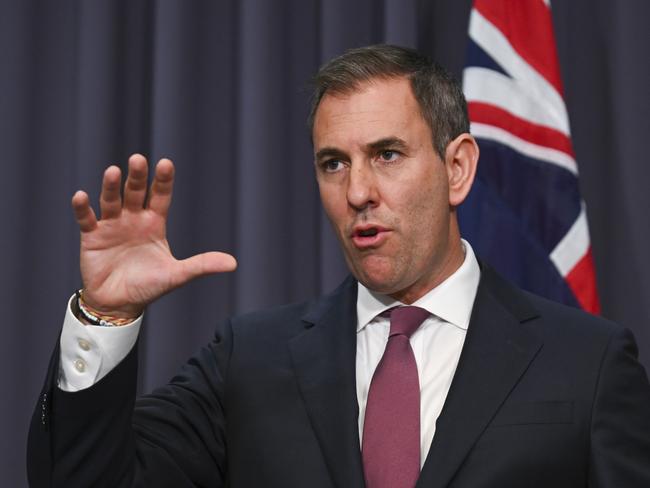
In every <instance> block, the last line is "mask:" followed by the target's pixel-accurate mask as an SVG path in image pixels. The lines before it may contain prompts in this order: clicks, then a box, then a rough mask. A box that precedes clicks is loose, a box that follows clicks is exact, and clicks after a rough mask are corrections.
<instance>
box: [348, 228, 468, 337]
mask: <svg viewBox="0 0 650 488" xmlns="http://www.w3.org/2000/svg"><path fill="white" fill-rule="evenodd" d="M461 242H462V245H463V248H464V251H465V259H464V260H463V264H461V265H460V267H459V268H458V269H457V270H456V271H455V272H454V273H453V274H452V275H451V276H449V277H448V278H447V279H446V280H445V281H443V282H442V283H440V284H439V285H438V286H436V287H435V288H433V289H432V290H430V291H428V292H427V293H426V294H425V295H424V296H422V297H420V298H419V299H418V300H417V301H415V303H413V305H415V306H418V307H422V308H424V309H425V310H428V311H429V312H431V314H433V315H435V316H437V317H439V318H441V319H442V320H444V321H445V322H449V323H450V324H453V325H455V326H457V327H460V328H461V329H465V330H467V327H468V326H469V319H470V316H471V314H472V307H473V306H474V298H476V290H477V289H478V283H479V280H480V277H481V270H480V268H479V266H478V261H477V260H476V256H475V255H474V250H473V249H472V246H470V245H469V242H467V241H466V240H464V239H461ZM400 305H404V304H403V303H401V302H399V301H397V300H395V299H393V298H391V297H389V296H388V295H382V294H381V293H377V292H374V291H371V290H369V289H368V288H366V287H365V286H363V285H362V284H361V283H359V288H358V293H357V332H359V331H361V330H362V329H363V328H364V327H365V326H366V325H368V324H369V323H370V322H372V320H373V319H374V318H375V317H376V316H377V315H379V314H380V313H382V312H384V311H386V310H388V309H389V308H393V307H397V306H400Z"/></svg>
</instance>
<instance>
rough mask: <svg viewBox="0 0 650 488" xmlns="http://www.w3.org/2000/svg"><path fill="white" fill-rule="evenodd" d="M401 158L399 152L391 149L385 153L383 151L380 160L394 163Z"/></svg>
mask: <svg viewBox="0 0 650 488" xmlns="http://www.w3.org/2000/svg"><path fill="white" fill-rule="evenodd" d="M399 156H400V153H399V152H397V151H393V150H391V149H386V150H385V151H381V152H380V153H379V159H381V160H382V161H384V162H387V163H392V162H393V161H396V160H397V159H398V158H399Z"/></svg>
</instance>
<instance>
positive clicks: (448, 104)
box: [308, 44, 469, 161]
mask: <svg viewBox="0 0 650 488" xmlns="http://www.w3.org/2000/svg"><path fill="white" fill-rule="evenodd" d="M399 77H405V78H408V79H409V80H410V81H411V88H412V89H413V95H414V96H415V99H416V100H417V102H418V105H419V107H420V112H421V114H422V118H423V119H424V120H425V121H426V123H427V124H428V125H429V128H430V129H431V136H432V143H433V148H434V149H435V151H436V152H437V153H438V155H439V156H440V157H441V158H442V159H443V161H444V158H445V149H446V148H447V144H449V143H450V142H451V141H452V140H454V139H455V138H456V137H458V136H459V135H460V134H462V133H464V132H469V117H468V116H467V102H466V101H465V96H464V95H463V91H462V89H461V87H460V85H459V84H458V82H457V81H456V80H455V79H454V78H453V76H451V74H449V72H447V70H445V69H444V68H443V67H442V66H440V65H439V64H437V63H435V62H434V61H431V60H430V59H429V58H427V57H426V56H423V55H422V54H420V53H418V52H417V51H415V50H413V49H408V48H404V47H399V46H391V45H388V44H378V45H375V46H367V47H361V48H357V49H350V50H349V51H346V52H345V53H344V54H342V55H340V56H338V57H336V58H334V59H332V60H330V61H328V62H327V63H325V64H324V65H323V66H322V67H321V68H320V70H319V71H318V73H317V74H316V76H315V77H314V78H313V80H312V85H313V87H314V92H313V95H312V103H311V110H310V112H309V119H308V125H309V129H310V130H311V131H313V129H314V118H315V116H316V111H317V110H318V106H319V104H320V102H321V100H322V98H323V96H325V94H326V93H339V94H347V93H350V92H353V91H354V90H356V89H357V88H358V87H359V85H360V84H362V83H364V82H367V81H371V80H373V79H390V78H399Z"/></svg>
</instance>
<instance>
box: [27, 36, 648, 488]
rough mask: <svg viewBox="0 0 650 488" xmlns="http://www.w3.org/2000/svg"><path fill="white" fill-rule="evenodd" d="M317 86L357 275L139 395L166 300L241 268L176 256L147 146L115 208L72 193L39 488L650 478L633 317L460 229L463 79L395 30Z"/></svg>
mask: <svg viewBox="0 0 650 488" xmlns="http://www.w3.org/2000/svg"><path fill="white" fill-rule="evenodd" d="M315 82H316V93H315V97H314V105H313V108H312V113H311V115H310V124H311V126H312V139H313V145H314V154H315V167H316V177H317V181H318V185H319V189H320V194H321V199H322V202H323V206H324V208H325V210H326V212H327V215H328V217H329V218H330V220H331V222H332V225H333V228H334V230H335V232H336V234H337V236H338V239H339V241H340V242H341V246H342V248H343V251H344V254H345V258H346V261H347V264H348V266H349V268H350V271H351V273H352V275H353V276H352V277H350V278H348V279H347V280H346V281H345V282H344V283H343V284H342V285H341V286H340V287H339V288H338V289H337V290H335V291H334V292H333V293H332V294H330V295H327V296H325V297H321V298H319V299H317V300H315V301H313V302H310V303H304V304H299V305H291V306H285V307H280V308H277V309H274V310H270V311H265V312H258V313H254V314H250V315H247V316H243V317H235V318H232V319H230V320H228V321H226V322H225V323H224V324H221V325H220V326H219V327H218V329H217V334H216V337H215V339H214V340H213V341H212V342H211V343H210V344H208V345H207V346H206V347H205V348H204V349H202V350H201V351H200V352H199V353H198V354H197V356H195V357H194V358H193V359H191V360H190V361H188V363H187V364H186V365H185V367H184V368H183V369H182V370H181V371H180V373H179V374H178V375H177V376H176V377H174V378H173V379H172V380H171V381H170V383H169V384H168V385H166V386H164V387H162V388H159V389H157V390H155V391H154V392H153V393H151V394H149V395H146V396H144V397H142V398H140V399H138V400H135V394H134V391H135V384H136V364H137V357H136V348H134V347H133V345H134V343H135V340H136V336H137V330H138V328H139V323H140V318H139V317H141V314H142V312H143V310H144V308H145V306H146V305H147V304H148V303H150V302H151V301H153V300H155V299H156V298H157V297H159V296H160V295H162V294H164V293H166V292H168V291H170V290H172V289H173V288H175V287H177V286H180V285H182V284H183V283H185V282H187V281H188V280H190V279H192V278H194V277H196V276H199V275H202V274H205V273H213V272H222V271H231V270H233V269H234V268H235V266H236V264H235V261H234V258H232V257H231V256H228V255H224V254H221V253H206V254H203V255H198V256H194V257H192V258H190V259H187V260H183V261H177V260H175V259H174V258H173V257H172V255H171V253H170V250H169V246H168V245H167V242H166V240H165V233H164V227H165V217H166V214H167V210H168V208H169V205H170V201H171V190H172V183H173V178H174V173H173V171H174V170H173V165H172V163H171V162H170V161H169V160H161V161H160V162H159V163H158V165H157V166H156V170H155V176H154V181H153V183H152V186H151V189H150V191H149V195H148V197H147V196H146V180H147V165H146V161H145V160H144V158H143V157H142V156H139V155H134V156H132V157H131V158H130V160H129V174H128V177H127V180H126V183H125V187H124V194H123V197H122V196H121V195H120V174H119V169H117V168H115V167H111V168H108V169H107V170H106V173H105V175H104V180H103V185H102V195H101V198H100V207H101V220H97V218H96V217H95V215H94V213H93V211H92V209H91V208H90V206H89V203H88V196H87V195H86V194H85V193H83V192H78V193H77V194H75V196H74V197H73V202H72V204H73V208H74V211H75V215H76V218H77V221H78V223H79V226H80V229H81V272H82V278H83V286H84V288H83V291H82V293H81V294H80V296H77V297H73V299H72V300H71V302H70V306H69V307H68V308H69V310H68V313H67V316H66V320H65V323H64V328H63V332H62V335H61V341H60V344H61V346H60V350H57V351H56V352H55V354H54V356H53V359H52V364H51V367H50V371H49V373H48V377H47V380H46V384H45V387H44V389H43V392H42V395H41V400H40V402H39V404H38V405H37V407H36V411H35V415H34V419H33V422H32V426H31V430H30V440H29V476H30V483H31V484H32V485H33V486H50V485H52V486H111V487H115V486H156V487H160V486H173V487H180V486H232V487H258V486H265V487H266V486H282V487H333V486H338V487H355V486H364V484H365V486H368V488H375V487H389V486H390V487H407V486H408V487H413V486H415V485H416V483H417V486H418V487H430V486H431V487H443V486H452V487H472V488H474V487H500V488H501V487H519V486H530V487H551V486H552V487H582V486H593V487H604V486H611V487H642V486H650V386H649V385H648V379H647V376H646V374H645V372H644V370H643V368H642V367H641V366H640V364H639V363H638V362H637V360H636V349H635V345H634V342H633V339H632V338H631V336H630V334H629V332H627V331H625V330H622V329H621V328H620V327H618V326H616V325H614V324H611V323H609V322H606V321H604V320H601V319H598V318H595V317H591V316H588V315H586V314H584V313H582V312H580V311H577V310H573V309H568V308H566V307H563V306H561V305H557V304H554V303H551V302H548V301H546V300H543V299H541V298H539V297H535V296H533V295H530V294H527V293H525V292H523V291H521V290H518V289H516V288H514V287H513V286H512V285H510V284H508V283H506V282H505V281H503V280H502V279H501V278H499V277H498V276H497V275H496V274H495V273H494V272H493V271H491V270H490V268H489V267H488V266H487V265H479V263H478V261H477V260H476V258H475V257H474V253H473V251H472V248H471V246H470V245H469V243H467V242H465V241H462V240H461V238H460V233H459V229H458V224H457V220H456V207H457V206H458V205H460V204H461V203H462V201H463V199H464V198H465V197H466V195H467V193H468V192H469V190H470V187H471V184H472V181H473V177H474V173H475V169H476V164H477V160H478V148H477V146H476V143H475V141H474V139H473V138H472V137H471V135H469V133H468V122H467V114H466V108H465V102H464V99H463V96H462V93H461V92H460V89H459V88H458V86H457V85H456V84H455V83H454V82H453V81H452V80H451V79H450V77H449V76H447V75H446V74H445V73H444V72H443V71H442V70H441V69H440V68H439V67H437V66H436V65H432V64H431V63H429V62H428V61H427V60H426V59H424V58H423V57H421V56H420V55H418V54H417V53H415V52H413V51H410V50H407V49H402V48H397V47H392V46H373V47H368V48H362V49H357V50H352V51H349V52H348V53H346V54H344V55H342V56H341V57H339V58H336V59H334V60H332V61H330V62H329V63H328V64H326V65H325V66H324V67H323V68H321V70H320V71H319V74H318V75H317V77H316V80H315ZM145 201H146V206H145V208H143V203H144V202H145ZM415 316H417V318H416V319H414V318H413V317H415ZM102 321H104V323H103V325H107V326H96V325H93V324H100V323H101V322H102ZM406 322H408V327H407V326H404V325H403V324H405V323H406ZM152 327H154V328H155V324H152ZM407 329H408V330H407ZM98 351H99V352H98ZM57 385H58V386H57Z"/></svg>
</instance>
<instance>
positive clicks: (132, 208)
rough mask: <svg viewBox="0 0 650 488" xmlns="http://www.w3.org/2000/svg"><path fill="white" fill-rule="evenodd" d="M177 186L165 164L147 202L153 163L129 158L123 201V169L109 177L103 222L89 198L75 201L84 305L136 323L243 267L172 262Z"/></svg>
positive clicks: (216, 257) (214, 257)
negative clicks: (207, 279) (154, 305)
mask: <svg viewBox="0 0 650 488" xmlns="http://www.w3.org/2000/svg"><path fill="white" fill-rule="evenodd" d="M173 184H174V165H173V163H172V162H171V161H170V160H169V159H161V160H160V161H159V162H158V164H157V165H156V169H155V175H154V178H153V182H152V184H151V188H150V190H149V195H148V198H147V160H146V159H145V158H144V156H142V155H140V154H134V155H132V156H131V157H130V158H129V174H128V176H127V179H126V183H125V184H124V196H123V197H122V196H121V194H120V193H121V192H120V187H121V171H120V169H119V168H118V167H117V166H111V167H109V168H108V169H106V171H105V172H104V179H103V181H102V192H101V196H100V204H99V205H100V210H101V220H97V217H96V216H95V212H94V211H93V209H92V207H91V206H90V203H89V199H88V195H87V194H86V193H85V192H83V191H78V192H77V193H75V195H74V196H73V197H72V208H73V210H74V214H75V217H76V220H77V223H78V224H79V228H80V230H81V251H80V264H81V277H82V280H83V286H84V301H85V302H86V303H87V304H88V305H90V306H91V307H92V308H94V309H95V310H97V311H100V312H103V313H105V314H106V315H112V316H115V317H123V318H134V317H137V316H138V315H139V314H140V313H141V312H142V310H143V309H144V307H145V306H146V305H147V304H149V303H151V302H152V301H154V300H156V299H157V298H158V297H160V296H162V295H164V294H165V293H167V292H169V291H171V290H173V289H174V288H177V287H179V286H182V285H183V284H185V283H187V282H188V281H190V280H192V279H194V278H197V277H199V276H202V275H206V274H210V273H220V272H226V271H233V270H234V269H235V268H236V267H237V262H236V261H235V258H234V257H232V256H231V255H230V254H225V253H221V252H206V253H203V254H198V255H196V256H192V257H190V258H187V259H183V260H177V259H176V258H174V256H172V253H171V250H170V249H169V244H168V243H167V238H166V220H167V212H168V210H169V206H170V204H171V200H172V188H173ZM145 198H147V201H146V204H145Z"/></svg>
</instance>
